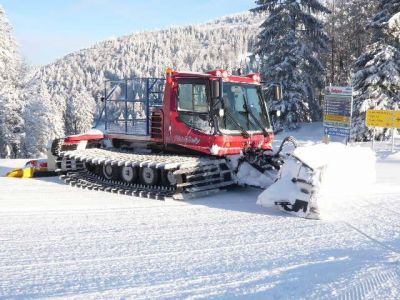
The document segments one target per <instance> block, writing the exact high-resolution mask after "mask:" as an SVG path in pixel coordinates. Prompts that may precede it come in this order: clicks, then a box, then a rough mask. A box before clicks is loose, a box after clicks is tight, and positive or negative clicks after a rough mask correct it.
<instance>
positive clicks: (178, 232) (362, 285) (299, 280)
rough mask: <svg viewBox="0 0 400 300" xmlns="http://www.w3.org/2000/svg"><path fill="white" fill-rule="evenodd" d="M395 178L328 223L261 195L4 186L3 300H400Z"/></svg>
mask: <svg viewBox="0 0 400 300" xmlns="http://www.w3.org/2000/svg"><path fill="white" fill-rule="evenodd" d="M311 137H312V135H310V138H311ZM307 138H308V137H307ZM399 163H400V162H399ZM18 165H20V162H14V161H10V160H5V161H4V160H3V161H2V160H0V170H1V171H2V172H4V171H6V170H8V169H9V168H11V167H13V166H18ZM397 170H398V166H397V165H396V163H393V162H391V163H383V162H381V161H378V171H379V172H378V184H377V185H376V187H372V188H371V193H369V194H368V195H362V196H359V197H358V196H354V195H353V196H352V197H349V201H346V202H345V201H340V205H341V206H339V207H338V211H337V214H336V215H335V216H334V218H333V219H330V220H325V221H314V220H304V219H300V218H296V217H292V216H289V215H287V214H284V213H281V212H277V211H275V210H269V209H265V208H262V207H260V206H257V205H256V204H255V201H256V198H257V195H258V194H259V193H260V191H259V190H254V189H243V188H237V189H233V190H231V191H229V192H227V193H221V194H218V195H217V196H214V197H209V198H203V199H198V200H194V201H190V202H188V203H184V202H166V203H164V202H158V201H151V200H144V199H136V198H131V197H127V196H120V195H113V194H108V193H101V192H91V191H83V190H79V189H75V188H71V187H69V186H65V185H62V184H60V183H59V181H58V180H57V179H54V178H53V179H37V180H19V179H10V178H4V177H0V190H1V193H0V299H3V298H5V299H8V298H23V299H33V298H45V297H51V298H75V299H98V298H100V299H116V298H131V299H145V298H151V299H176V298H191V299H199V298H225V299H231V298H238V297H239V298H244V299H254V298H256V299H280V298H284V299H351V300H354V299H399V298H400V254H399V253H400V235H399V233H400V218H399V213H400V188H399V187H398V186H400V178H398V177H397V178H396V176H395V175H392V176H390V174H396V172H397ZM382 174H383V175H382ZM381 175H382V176H381ZM338 197H346V196H345V195H340V194H338Z"/></svg>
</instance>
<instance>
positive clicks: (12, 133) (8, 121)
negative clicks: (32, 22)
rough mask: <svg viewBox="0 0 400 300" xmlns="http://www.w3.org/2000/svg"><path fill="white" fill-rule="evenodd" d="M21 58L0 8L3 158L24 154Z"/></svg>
mask: <svg viewBox="0 0 400 300" xmlns="http://www.w3.org/2000/svg"><path fill="white" fill-rule="evenodd" d="M20 75H21V58H20V55H19V52H18V47H17V43H16V42H15V39H14V37H13V35H12V28H11V25H10V23H9V21H8V19H7V17H6V15H5V12H4V9H3V8H2V6H1V5H0V157H1V156H4V155H5V152H9V150H7V149H11V151H12V156H13V157H16V156H18V155H19V153H20V149H21V143H22V140H23V138H24V136H23V128H24V124H23V119H22V113H23V103H22V102H21V99H20V93H19V88H20V84H21V83H20V80H21V78H20Z"/></svg>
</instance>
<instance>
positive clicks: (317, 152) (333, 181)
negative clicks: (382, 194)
mask: <svg viewBox="0 0 400 300" xmlns="http://www.w3.org/2000/svg"><path fill="white" fill-rule="evenodd" d="M375 163H376V158H375V153H374V152H373V151H372V150H370V149H369V148H363V147H359V146H354V147H353V146H345V145H343V144H340V143H331V144H317V145H313V146H306V147H300V148H297V149H296V150H295V151H294V152H293V154H292V156H291V157H290V158H289V159H288V160H287V162H286V163H285V164H284V166H283V167H282V169H281V171H280V173H279V174H278V179H277V181H276V182H275V183H274V184H272V185H271V186H270V187H269V188H267V189H266V190H265V191H264V192H263V193H262V194H261V195H259V197H258V200H257V204H259V205H262V206H264V207H278V208H280V209H284V207H282V205H277V203H290V205H292V206H293V205H295V202H296V201H297V200H300V202H306V203H308V208H309V209H308V210H307V211H305V210H304V211H303V210H300V211H297V212H296V211H293V212H290V213H292V214H295V215H297V216H301V217H310V214H313V215H312V216H311V217H312V218H315V217H317V218H328V217H330V216H332V215H334V214H335V213H336V212H337V210H340V209H342V208H343V204H345V202H346V201H348V199H349V198H351V196H352V195H355V194H357V195H360V193H361V194H363V193H368V189H367V188H366V187H368V186H369V185H371V184H373V183H374V182H375ZM296 178H300V183H299V182H298V181H296V180H295V179H296ZM303 180H304V182H307V183H304V182H303ZM307 185H308V190H305V189H306V186H307ZM311 186H312V188H311ZM310 207H311V208H314V210H316V211H314V212H310Z"/></svg>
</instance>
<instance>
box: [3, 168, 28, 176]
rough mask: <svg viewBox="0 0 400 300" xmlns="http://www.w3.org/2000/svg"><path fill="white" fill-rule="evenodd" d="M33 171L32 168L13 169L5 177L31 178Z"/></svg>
mask: <svg viewBox="0 0 400 300" xmlns="http://www.w3.org/2000/svg"><path fill="white" fill-rule="evenodd" d="M34 173H35V170H34V169H33V168H23V169H14V170H12V171H10V172H8V173H7V174H6V177H15V178H32V177H33V176H34Z"/></svg>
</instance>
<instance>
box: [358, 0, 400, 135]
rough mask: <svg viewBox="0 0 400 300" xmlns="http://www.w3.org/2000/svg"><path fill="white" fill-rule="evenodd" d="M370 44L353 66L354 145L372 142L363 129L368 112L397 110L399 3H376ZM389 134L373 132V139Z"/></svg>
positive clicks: (399, 101) (382, 0)
mask: <svg viewBox="0 0 400 300" xmlns="http://www.w3.org/2000/svg"><path fill="white" fill-rule="evenodd" d="M368 27H369V28H370V30H373V31H374V37H373V41H374V43H373V44H371V45H370V46H368V47H367V49H366V52H365V53H364V54H363V55H361V56H360V57H359V59H358V60H357V63H356V68H357V72H356V73H355V74H354V79H353V80H354V81H353V82H354V88H355V99H354V107H355V109H354V114H353V128H352V136H353V139H355V140H357V141H366V140H370V139H371V138H372V134H373V132H372V129H369V128H367V127H366V125H365V115H366V111H367V110H369V109H382V110H385V109H386V110H399V109H400V50H399V49H400V41H399V39H400V0H380V4H379V13H378V14H377V15H376V16H375V17H374V18H373V19H372V20H371V22H370V24H369V26H368ZM389 134H390V131H389V130H387V129H383V128H377V129H376V137H377V138H378V139H385V138H387V137H388V135H389Z"/></svg>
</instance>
